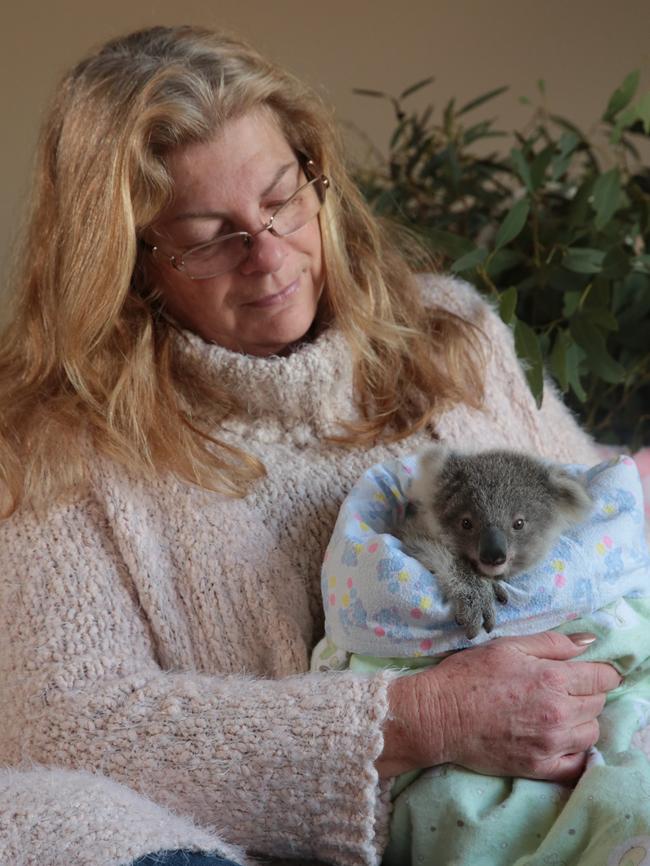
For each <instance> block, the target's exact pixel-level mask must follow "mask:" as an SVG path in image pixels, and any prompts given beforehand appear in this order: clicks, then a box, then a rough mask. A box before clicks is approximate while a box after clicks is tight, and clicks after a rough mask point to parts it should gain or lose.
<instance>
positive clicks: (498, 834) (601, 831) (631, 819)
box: [350, 598, 650, 866]
mask: <svg viewBox="0 0 650 866" xmlns="http://www.w3.org/2000/svg"><path fill="white" fill-rule="evenodd" d="M557 631H562V632H565V633H570V632H577V631H591V632H594V634H596V635H598V638H599V639H598V641H597V642H596V643H595V644H594V645H593V646H592V647H590V648H589V649H588V650H587V651H586V652H585V653H583V654H582V655H581V656H580V659H581V660H585V661H587V660H589V661H611V662H612V663H613V664H614V665H615V667H616V669H617V670H618V671H619V672H620V673H621V674H623V675H624V676H625V681H624V683H623V684H622V685H621V686H620V687H619V688H618V689H616V690H615V691H614V692H611V693H610V695H609V697H608V700H607V705H606V707H605V709H604V711H603V713H602V715H601V716H600V720H599V721H600V725H601V737H600V739H599V741H598V744H597V750H594V751H593V754H592V755H591V756H590V759H589V763H588V767H587V769H586V770H585V772H584V773H583V774H582V776H581V778H580V780H579V781H578V783H577V784H576V785H575V787H573V788H570V787H567V786H563V785H558V784H553V783H551V782H540V781H533V780H530V779H512V778H496V777H492V776H483V775H480V774H478V773H474V772H472V771H470V770H466V769H464V768H462V767H458V766H455V765H451V764H445V765H442V766H440V767H434V768H431V769H429V770H426V771H424V772H422V773H412V774H408V775H406V776H402V777H400V778H399V779H396V781H395V785H394V788H393V798H394V810H393V818H392V824H391V840H390V844H389V846H388V848H387V850H386V853H385V856H384V859H383V861H382V862H383V866H407V864H409V863H410V864H413V866H468V864H471V866H548V864H550V866H563V864H566V866H610V864H613V866H638V864H642V863H643V864H645V863H650V763H649V762H648V759H647V758H646V757H645V756H644V755H643V754H642V753H641V752H640V751H638V750H636V749H634V748H633V747H631V745H630V743H631V739H632V736H633V734H634V733H635V731H637V730H639V729H640V728H642V727H643V726H645V725H646V724H648V720H649V718H650V599H631V598H627V599H620V600H619V601H617V602H614V603H613V604H610V605H608V606H607V607H606V608H603V609H602V610H600V611H597V612H596V613H594V614H591V615H590V616H587V617H584V618H581V619H578V620H574V621H573V622H569V623H565V624H564V625H562V626H559V627H558V629H557ZM436 661H437V660H429V662H430V663H434V664H435V663H436ZM423 662H424V660H423V659H417V660H415V663H414V664H413V667H412V669H411V670H412V672H413V673H415V672H417V669H418V668H421V667H422V665H423ZM410 665H411V662H410V661H409V660H408V659H375V658H370V657H367V656H354V655H353V656H352V657H351V659H350V667H351V669H353V670H357V671H368V672H370V671H374V670H376V669H377V668H380V667H387V666H389V667H397V668H405V667H409V666H410ZM486 687H489V684H486ZM646 858H647V859H646Z"/></svg>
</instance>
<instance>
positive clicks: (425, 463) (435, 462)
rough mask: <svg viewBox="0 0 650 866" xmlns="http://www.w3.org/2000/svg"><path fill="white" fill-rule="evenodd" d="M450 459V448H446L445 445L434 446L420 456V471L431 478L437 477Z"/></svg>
mask: <svg viewBox="0 0 650 866" xmlns="http://www.w3.org/2000/svg"><path fill="white" fill-rule="evenodd" d="M448 457H449V449H448V448H445V446H444V445H433V446H432V447H431V448H427V449H426V451H423V452H422V453H421V454H420V456H419V458H418V462H419V466H420V471H421V472H422V473H423V474H425V475H427V476H428V477H429V478H433V477H437V476H438V475H439V474H440V472H441V471H442V467H443V466H444V465H445V463H446V461H447V458H448Z"/></svg>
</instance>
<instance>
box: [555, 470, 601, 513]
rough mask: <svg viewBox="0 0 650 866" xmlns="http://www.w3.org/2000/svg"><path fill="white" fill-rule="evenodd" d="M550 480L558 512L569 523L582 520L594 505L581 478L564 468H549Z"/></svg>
mask: <svg viewBox="0 0 650 866" xmlns="http://www.w3.org/2000/svg"><path fill="white" fill-rule="evenodd" d="M550 482H551V488H552V490H553V495H554V498H555V502H556V503H557V506H558V508H559V510H560V514H561V515H562V516H563V517H564V518H565V520H567V521H569V522H570V523H579V522H580V521H581V520H584V519H585V518H586V517H587V516H588V515H589V513H590V512H591V509H592V508H593V506H594V503H593V500H592V498H591V496H590V495H589V493H588V492H587V488H586V487H585V484H584V482H583V481H582V479H581V478H579V477H576V476H574V475H569V473H568V472H565V471H564V469H551V471H550Z"/></svg>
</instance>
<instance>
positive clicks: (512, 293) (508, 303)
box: [499, 286, 517, 325]
mask: <svg viewBox="0 0 650 866" xmlns="http://www.w3.org/2000/svg"><path fill="white" fill-rule="evenodd" d="M516 308H517V288H516V286H510V288H509V289H506V290H505V292H501V294H500V295H499V315H500V316H501V318H502V319H503V321H504V322H505V323H506V325H509V324H510V322H512V318H513V316H514V314H515V310H516Z"/></svg>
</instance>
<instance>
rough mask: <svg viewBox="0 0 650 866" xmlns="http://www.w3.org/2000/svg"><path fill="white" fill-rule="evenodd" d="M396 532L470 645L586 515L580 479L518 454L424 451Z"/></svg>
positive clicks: (586, 500) (586, 499)
mask: <svg viewBox="0 0 650 866" xmlns="http://www.w3.org/2000/svg"><path fill="white" fill-rule="evenodd" d="M410 500H411V501H410V503H409V505H408V507H407V510H406V516H405V519H404V522H403V524H402V525H401V526H400V527H399V528H398V530H397V537H398V538H400V539H401V540H402V543H403V547H404V550H405V552H406V553H407V554H408V555H409V556H412V557H414V558H415V559H417V560H419V561H420V562H421V563H422V565H424V567H425V568H427V569H428V570H429V571H431V572H432V573H433V574H435V576H436V578H437V580H438V582H439V584H440V587H441V589H442V591H443V594H444V595H445V597H446V599H447V600H448V601H449V602H451V604H452V605H453V607H454V612H455V615H456V621H457V622H458V624H459V625H460V626H461V628H462V629H463V630H464V631H465V634H466V635H467V637H468V638H469V639H470V640H471V639H472V638H475V637H476V635H477V634H478V633H479V631H480V629H481V626H484V627H485V630H486V631H487V632H490V631H492V629H493V628H494V622H495V615H494V612H495V608H494V599H495V598H496V599H497V601H499V602H501V603H502V604H505V603H506V602H507V601H508V595H507V593H506V590H505V588H504V587H503V586H502V585H501V584H500V583H499V579H500V578H503V579H510V578H512V577H515V576H516V575H517V574H520V573H522V572H524V571H527V570H528V569H530V568H531V566H533V565H535V564H536V563H537V562H539V561H540V560H541V559H542V558H543V557H544V556H545V554H546V553H547V552H548V551H549V549H550V548H551V546H552V544H553V542H554V541H555V540H556V539H557V537H558V536H559V535H560V533H561V532H562V531H563V530H564V529H565V528H567V527H569V526H570V525H571V524H573V523H578V522H580V521H581V520H583V519H584V518H585V517H587V515H588V514H589V512H590V510H591V508H592V501H591V498H590V496H589V494H588V493H587V490H586V489H585V486H584V484H583V483H582V482H581V480H580V479H579V478H575V477H573V476H571V475H569V474H568V473H567V472H565V471H564V470H563V469H561V468H558V467H555V466H546V465H545V464H544V463H543V462H542V461H541V460H538V459H536V458H535V457H529V456H528V455H526V454H521V453H518V452H516V451H506V450H503V451H501V450H499V451H483V452H481V453H478V454H461V453H458V452H454V451H449V450H447V449H446V448H444V447H442V446H440V447H433V448H431V449H429V450H427V451H425V452H423V453H422V454H421V455H420V456H419V458H418V463H417V469H416V474H415V476H414V480H413V484H412V486H411V488H410Z"/></svg>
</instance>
